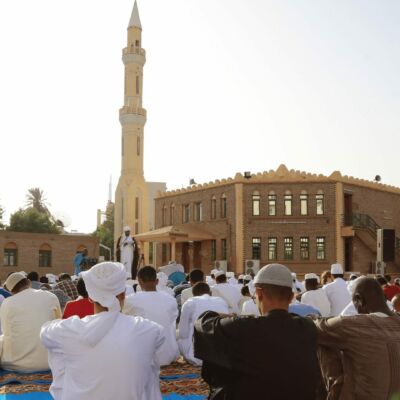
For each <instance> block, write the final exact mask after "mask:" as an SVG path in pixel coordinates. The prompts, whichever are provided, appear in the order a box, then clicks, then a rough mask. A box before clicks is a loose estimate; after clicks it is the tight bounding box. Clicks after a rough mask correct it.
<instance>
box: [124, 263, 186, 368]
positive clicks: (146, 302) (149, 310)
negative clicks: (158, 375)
mask: <svg viewBox="0 0 400 400" xmlns="http://www.w3.org/2000/svg"><path fill="white" fill-rule="evenodd" d="M137 278H138V280H139V285H140V287H141V289H142V291H141V292H137V293H135V294H132V295H130V296H127V298H126V301H125V307H124V313H125V314H127V315H138V316H140V317H143V318H147V319H149V320H150V321H154V322H157V323H158V324H160V325H161V326H163V327H164V332H163V335H164V337H165V342H164V344H163V345H162V346H161V347H160V348H159V349H158V351H157V356H158V359H159V361H160V364H161V365H169V364H171V362H173V361H175V360H176V359H177V358H178V357H179V349H178V343H177V342H176V319H177V317H178V305H177V303H176V300H175V299H174V298H173V297H172V296H170V295H168V294H166V293H164V292H157V289H156V287H157V283H158V279H157V273H156V270H155V269H154V268H153V267H150V266H146V267H143V268H141V269H139V271H138V274H137Z"/></svg>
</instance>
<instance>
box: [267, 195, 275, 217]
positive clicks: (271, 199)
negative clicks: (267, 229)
mask: <svg viewBox="0 0 400 400" xmlns="http://www.w3.org/2000/svg"><path fill="white" fill-rule="evenodd" d="M268 215H270V216H275V215H276V194H275V192H274V191H273V190H271V191H270V192H269V193H268Z"/></svg>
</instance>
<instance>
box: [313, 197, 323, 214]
mask: <svg viewBox="0 0 400 400" xmlns="http://www.w3.org/2000/svg"><path fill="white" fill-rule="evenodd" d="M315 200H316V202H317V215H324V208H325V207H324V195H323V194H321V193H318V194H317V195H316V196H315Z"/></svg>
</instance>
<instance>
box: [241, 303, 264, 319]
mask: <svg viewBox="0 0 400 400" xmlns="http://www.w3.org/2000/svg"><path fill="white" fill-rule="evenodd" d="M240 315H254V316H255V317H259V316H260V311H259V309H258V307H257V304H256V303H255V302H254V300H253V299H250V300H247V301H245V302H244V303H243V306H242V312H241V313H240Z"/></svg>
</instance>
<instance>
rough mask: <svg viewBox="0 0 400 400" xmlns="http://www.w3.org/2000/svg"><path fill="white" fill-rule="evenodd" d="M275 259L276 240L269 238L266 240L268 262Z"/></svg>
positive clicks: (276, 256) (276, 255)
mask: <svg viewBox="0 0 400 400" xmlns="http://www.w3.org/2000/svg"><path fill="white" fill-rule="evenodd" d="M277 258H278V254H277V239H276V237H270V238H268V260H276V259H277Z"/></svg>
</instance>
